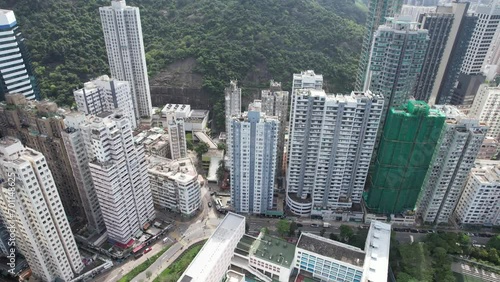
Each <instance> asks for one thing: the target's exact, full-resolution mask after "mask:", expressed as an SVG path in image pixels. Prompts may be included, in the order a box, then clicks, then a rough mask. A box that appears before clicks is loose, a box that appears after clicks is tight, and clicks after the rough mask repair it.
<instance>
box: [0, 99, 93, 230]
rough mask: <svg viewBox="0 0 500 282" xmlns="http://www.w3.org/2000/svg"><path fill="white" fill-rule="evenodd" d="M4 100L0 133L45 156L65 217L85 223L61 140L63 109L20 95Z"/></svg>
mask: <svg viewBox="0 0 500 282" xmlns="http://www.w3.org/2000/svg"><path fill="white" fill-rule="evenodd" d="M5 98H6V101H5V102H4V103H0V133H1V134H2V135H3V136H12V137H16V138H19V139H20V140H21V141H22V142H23V144H25V145H26V146H27V147H30V148H33V149H35V150H37V151H39V152H41V153H42V154H43V155H44V156H45V161H46V162H47V164H48V166H49V168H50V170H51V171H52V177H53V178H54V182H55V185H56V188H57V190H58V193H59V197H60V198H61V202H62V204H63V206H64V210H65V212H66V214H67V215H68V216H70V217H71V218H73V219H75V220H80V219H81V220H82V222H83V221H85V212H84V210H83V202H82V199H81V198H80V196H79V192H78V186H77V185H76V181H75V178H74V176H73V173H72V170H71V165H70V161H69V159H68V156H67V155H66V147H65V144H64V142H63V139H62V137H61V132H63V131H64V129H65V125H64V110H63V109H60V108H58V107H57V104H55V103H53V102H48V101H42V102H39V101H29V100H26V98H25V97H24V96H23V95H22V94H8V95H6V96H5Z"/></svg>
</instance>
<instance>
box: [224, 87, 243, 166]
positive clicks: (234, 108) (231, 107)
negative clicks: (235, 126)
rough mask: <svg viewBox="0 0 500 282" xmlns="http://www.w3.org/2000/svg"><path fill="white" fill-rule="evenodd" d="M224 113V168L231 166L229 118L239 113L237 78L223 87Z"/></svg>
mask: <svg viewBox="0 0 500 282" xmlns="http://www.w3.org/2000/svg"><path fill="white" fill-rule="evenodd" d="M224 99H225V113H226V134H227V139H226V140H227V141H226V144H227V150H226V156H227V158H226V168H228V169H229V168H230V167H231V154H232V144H231V140H232V137H231V119H232V117H234V116H239V115H240V114H241V88H239V87H238V81H237V80H231V82H230V83H229V87H226V89H224Z"/></svg>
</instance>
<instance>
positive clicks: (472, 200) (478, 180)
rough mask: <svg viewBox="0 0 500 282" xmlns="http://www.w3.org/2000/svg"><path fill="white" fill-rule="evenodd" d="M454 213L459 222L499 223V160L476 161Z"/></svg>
mask: <svg viewBox="0 0 500 282" xmlns="http://www.w3.org/2000/svg"><path fill="white" fill-rule="evenodd" d="M454 215H455V219H456V221H457V223H459V224H470V225H490V226H491V225H497V226H498V225H500V161H486V162H483V161H479V162H477V163H476V166H475V167H474V168H473V169H472V170H471V173H470V175H469V177H468V179H467V183H466V185H465V188H464V191H463V193H462V195H461V196H460V200H459V201H458V204H457V208H456V209H455V213H454Z"/></svg>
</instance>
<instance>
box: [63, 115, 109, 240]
mask: <svg viewBox="0 0 500 282" xmlns="http://www.w3.org/2000/svg"><path fill="white" fill-rule="evenodd" d="M80 118H81V120H82V122H83V121H84V117H83V114H81V116H80ZM61 137H62V139H63V141H64V145H65V147H66V154H67V157H68V159H69V161H70V163H71V169H72V172H73V176H74V177H75V181H76V185H77V187H78V192H79V195H80V198H81V199H82V204H83V210H84V211H85V215H86V217H87V223H88V226H89V228H90V229H91V230H94V231H96V232H97V233H101V232H103V231H104V230H105V229H106V225H105V224H104V218H103V217H102V212H101V206H100V205H99V200H98V199H97V194H96V191H95V187H94V182H93V181H92V176H91V173H90V167H89V158H88V155H87V151H86V149H85V143H84V140H83V135H82V132H81V130H80V127H79V126H75V127H67V128H66V129H64V131H63V132H62V133H61Z"/></svg>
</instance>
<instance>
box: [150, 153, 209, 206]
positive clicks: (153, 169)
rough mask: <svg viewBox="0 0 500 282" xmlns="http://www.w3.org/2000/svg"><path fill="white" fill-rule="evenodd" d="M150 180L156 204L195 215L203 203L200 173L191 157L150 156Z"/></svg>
mask: <svg viewBox="0 0 500 282" xmlns="http://www.w3.org/2000/svg"><path fill="white" fill-rule="evenodd" d="M148 173H149V180H150V183H151V193H152V194H153V202H154V204H155V206H157V207H160V208H167V209H170V210H172V211H177V212H180V213H181V214H182V215H184V216H191V215H193V214H194V213H195V212H196V210H198V208H199V207H200V205H201V190H200V189H201V188H200V183H199V182H198V173H197V172H196V168H195V166H194V165H193V163H192V162H191V159H190V158H182V159H177V160H169V159H166V158H160V157H156V156H150V157H149V170H148Z"/></svg>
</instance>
